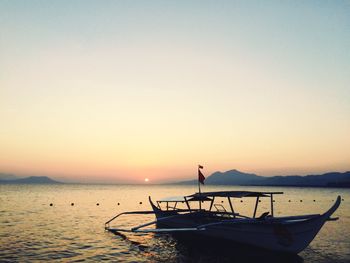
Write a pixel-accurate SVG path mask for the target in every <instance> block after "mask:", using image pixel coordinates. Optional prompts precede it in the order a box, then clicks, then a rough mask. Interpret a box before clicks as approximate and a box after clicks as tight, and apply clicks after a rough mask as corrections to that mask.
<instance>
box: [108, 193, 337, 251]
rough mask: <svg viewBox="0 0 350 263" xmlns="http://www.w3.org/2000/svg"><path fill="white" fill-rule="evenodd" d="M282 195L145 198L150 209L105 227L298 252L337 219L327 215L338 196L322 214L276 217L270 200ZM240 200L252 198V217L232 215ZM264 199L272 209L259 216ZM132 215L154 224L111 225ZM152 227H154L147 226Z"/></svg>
mask: <svg viewBox="0 0 350 263" xmlns="http://www.w3.org/2000/svg"><path fill="white" fill-rule="evenodd" d="M280 194H283V192H250V191H221V192H202V193H201V192H199V193H195V194H192V195H188V196H183V197H176V198H167V199H163V200H159V201H157V202H156V204H154V203H153V202H152V200H151V198H150V197H149V202H150V205H151V207H152V210H151V211H132V212H124V213H121V214H118V215H116V216H115V217H113V218H112V219H110V220H108V221H107V222H106V223H105V229H106V230H108V231H111V232H114V233H118V232H131V233H177V232H182V233H183V232H190V233H195V234H198V235H201V236H202V237H204V238H208V239H211V238H220V239H224V240H228V241H229V242H235V243H241V244H245V245H251V246H255V247H259V248H263V249H267V250H272V251H278V252H286V253H293V254H297V253H299V252H301V251H302V250H303V249H305V248H306V247H307V246H308V245H309V244H310V242H311V241H312V240H313V239H314V238H315V236H316V235H317V233H318V232H319V231H320V229H321V228H322V226H323V225H324V223H325V222H326V221H334V220H337V219H338V218H331V216H332V214H333V213H334V212H335V211H336V210H337V208H338V207H339V205H340V203H341V197H340V196H338V198H337V199H336V201H335V203H334V204H333V206H332V207H331V208H330V209H329V210H328V211H326V212H325V213H323V214H309V215H298V216H282V217H276V216H275V215H274V201H275V200H274V199H273V196H274V195H280ZM219 198H220V199H222V198H227V201H228V207H229V208H230V209H229V211H227V210H226V209H225V207H224V206H223V205H222V204H219V203H215V200H217V199H219ZM241 198H255V206H254V211H253V213H252V216H247V215H242V214H240V213H237V212H236V211H235V209H234V207H235V206H234V200H237V199H241ZM262 198H269V200H270V209H269V210H270V211H268V212H264V213H263V214H262V215H260V216H257V210H258V205H259V201H260V200H261V199H262ZM206 202H208V203H207V205H205V203H206ZM179 204H183V205H184V206H185V208H179V207H178V206H179ZM197 204H198V205H197ZM164 205H165V207H164ZM202 206H209V208H207V209H204V208H202ZM197 207H198V208H197ZM135 214H154V215H155V216H156V220H155V221H152V222H149V223H145V224H142V225H139V226H136V227H133V228H131V229H124V228H115V227H112V226H111V223H112V221H114V220H115V219H116V218H118V217H119V216H121V215H135ZM154 224H156V226H157V228H154V229H153V228H145V227H147V226H151V225H154Z"/></svg>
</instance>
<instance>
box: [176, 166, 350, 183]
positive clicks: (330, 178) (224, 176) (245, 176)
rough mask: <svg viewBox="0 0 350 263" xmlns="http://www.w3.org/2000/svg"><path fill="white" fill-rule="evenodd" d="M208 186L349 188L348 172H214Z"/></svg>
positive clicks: (349, 174) (349, 176)
mask: <svg viewBox="0 0 350 263" xmlns="http://www.w3.org/2000/svg"><path fill="white" fill-rule="evenodd" d="M178 184H181V185H184V184H197V180H191V181H183V182H179V183H178ZM205 184H208V185H257V186H320V187H349V186H350V171H347V172H344V173H338V172H331V173H325V174H319V175H306V176H300V175H290V176H272V177H266V176H259V175H256V174H250V173H244V172H240V171H237V170H230V171H226V172H215V173H213V174H211V175H210V176H208V177H207V179H206V180H205Z"/></svg>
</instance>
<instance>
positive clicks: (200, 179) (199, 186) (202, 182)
mask: <svg viewBox="0 0 350 263" xmlns="http://www.w3.org/2000/svg"><path fill="white" fill-rule="evenodd" d="M200 169H203V166H202V165H200V164H198V193H199V201H198V202H199V210H201V209H202V202H201V200H200V199H201V184H204V180H205V177H204V175H203V174H202V172H201V170H200Z"/></svg>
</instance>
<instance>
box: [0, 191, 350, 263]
mask: <svg viewBox="0 0 350 263" xmlns="http://www.w3.org/2000/svg"><path fill="white" fill-rule="evenodd" d="M223 190H248V191H282V192H284V193H285V194H283V195H276V196H275V197H274V199H275V202H274V211H275V216H281V215H300V214H314V213H323V212H325V211H326V210H327V209H329V207H330V206H331V205H332V204H333V203H334V201H335V199H336V197H337V196H338V195H341V196H342V199H343V201H342V203H341V205H340V207H339V209H338V210H337V211H336V212H335V214H334V215H333V217H339V220H338V221H332V222H327V223H326V224H325V225H324V227H323V228H322V229H321V231H320V232H319V234H318V235H317V236H316V238H315V239H314V241H312V242H311V244H310V245H309V247H308V248H306V249H305V250H304V251H303V252H301V253H300V254H299V255H298V256H297V257H289V258H288V260H289V261H290V262H302V261H304V262H350V192H349V190H347V189H336V188H295V187H239V186H203V187H202V191H223ZM195 191H197V189H196V186H178V185H79V184H52V185H0V261H1V262H6V261H8V262H14V261H20V262H23V261H26V262H30V261H38V260H45V261H47V260H50V261H53V260H57V261H59V262H79V261H100V260H109V261H117V262H246V261H247V260H248V261H257V262H262V261H261V260H263V261H266V260H268V261H273V259H275V258H274V257H273V255H271V254H268V255H264V257H265V258H262V257H261V256H260V255H259V256H257V257H252V255H255V254H257V255H258V252H256V251H255V250H254V249H253V248H251V249H250V248H249V249H246V250H242V249H241V248H239V247H238V248H236V247H235V245H234V244H227V243H223V244H218V243H214V244H212V243H210V242H209V241H210V240H209V241H208V242H207V241H205V240H201V242H198V241H196V240H194V241H193V240H190V241H188V242H186V240H183V239H178V238H176V237H174V236H172V235H169V234H152V233H150V234H124V235H115V234H112V233H110V232H107V231H105V229H104V223H105V222H106V221H107V220H109V219H110V218H112V217H113V216H114V215H116V214H118V213H120V212H123V211H133V210H144V211H147V210H150V206H149V203H148V196H151V197H152V199H153V200H158V199H161V198H163V197H166V196H181V195H189V194H192V193H194V192H195ZM266 199H267V198H266ZM221 201H223V203H221ZM224 201H225V199H222V200H221V199H218V200H217V202H218V203H220V204H222V205H224V206H225V207H226V209H229V207H228V205H227V204H226V202H224ZM254 201H255V200H254V199H249V198H245V199H242V202H241V200H240V199H237V200H236V199H235V200H234V204H233V206H234V209H235V210H236V211H237V212H239V213H241V214H244V215H248V216H252V213H253V210H254ZM269 209H270V203H269V200H268V199H267V200H264V199H263V201H262V202H261V203H259V209H258V212H257V215H260V214H261V213H263V212H265V211H269ZM152 220H154V216H153V215H129V216H122V217H120V218H118V219H117V220H116V221H115V222H114V224H115V225H116V226H118V227H125V228H127V227H129V228H130V227H132V226H136V225H138V224H142V223H145V222H147V221H152ZM150 227H152V226H150ZM259 253H260V252H259ZM272 254H273V253H272ZM270 257H271V258H270ZM279 260H280V259H279V258H278V259H277V261H279Z"/></svg>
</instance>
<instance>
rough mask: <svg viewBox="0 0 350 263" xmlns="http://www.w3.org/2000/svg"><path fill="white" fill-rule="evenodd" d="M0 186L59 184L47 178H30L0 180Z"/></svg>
mask: <svg viewBox="0 0 350 263" xmlns="http://www.w3.org/2000/svg"><path fill="white" fill-rule="evenodd" d="M0 184H61V182H58V181H55V180H52V179H51V178H49V177H47V176H30V177H26V178H20V179H10V180H3V179H1V180H0Z"/></svg>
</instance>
